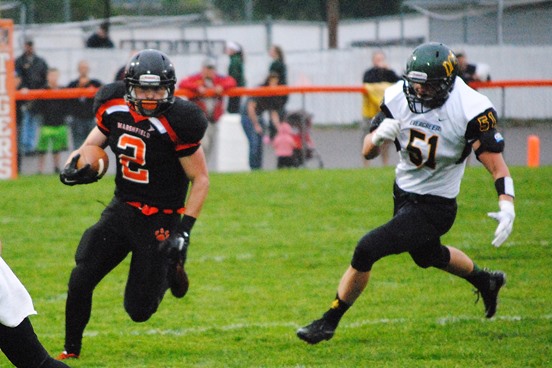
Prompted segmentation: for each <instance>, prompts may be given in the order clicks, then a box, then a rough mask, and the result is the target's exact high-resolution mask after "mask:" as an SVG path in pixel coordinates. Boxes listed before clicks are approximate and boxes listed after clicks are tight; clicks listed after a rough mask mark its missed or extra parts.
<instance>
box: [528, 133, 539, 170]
mask: <svg viewBox="0 0 552 368" xmlns="http://www.w3.org/2000/svg"><path fill="white" fill-rule="evenodd" d="M539 164H540V139H539V137H538V136H537V135H530V136H529V137H527V166H529V167H539Z"/></svg>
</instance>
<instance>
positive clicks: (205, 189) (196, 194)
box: [185, 175, 209, 218]
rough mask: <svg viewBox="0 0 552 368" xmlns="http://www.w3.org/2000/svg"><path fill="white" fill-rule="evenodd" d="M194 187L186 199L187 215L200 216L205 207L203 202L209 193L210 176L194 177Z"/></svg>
mask: <svg viewBox="0 0 552 368" xmlns="http://www.w3.org/2000/svg"><path fill="white" fill-rule="evenodd" d="M191 184H192V187H191V189H190V193H189V196H188V200H187V201H186V212H185V215H188V216H192V217H194V218H198V217H199V214H200V212H201V209H202V207H203V203H204V202H205V199H206V198H207V194H208V193H209V176H208V175H200V176H198V177H195V178H193V180H192V183H191Z"/></svg>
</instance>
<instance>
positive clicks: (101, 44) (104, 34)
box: [86, 22, 115, 49]
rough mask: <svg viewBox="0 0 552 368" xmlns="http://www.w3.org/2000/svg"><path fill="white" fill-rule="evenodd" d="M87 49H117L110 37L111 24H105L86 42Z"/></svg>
mask: <svg viewBox="0 0 552 368" xmlns="http://www.w3.org/2000/svg"><path fill="white" fill-rule="evenodd" d="M86 47H88V48H91V49H112V48H114V47H115V45H114V44H113V41H111V38H110V37H109V22H103V23H102V24H100V26H99V27H98V28H97V29H96V31H95V32H94V33H93V34H92V35H91V36H90V37H88V39H87V40H86Z"/></svg>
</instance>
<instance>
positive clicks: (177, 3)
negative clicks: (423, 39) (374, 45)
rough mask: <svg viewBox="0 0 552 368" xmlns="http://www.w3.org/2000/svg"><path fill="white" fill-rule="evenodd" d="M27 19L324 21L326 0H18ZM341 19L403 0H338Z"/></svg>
mask: <svg viewBox="0 0 552 368" xmlns="http://www.w3.org/2000/svg"><path fill="white" fill-rule="evenodd" d="M20 3H21V4H22V7H23V9H24V10H25V12H24V13H25V18H24V21H25V22H26V23H61V22H65V21H72V22H74V21H83V20H89V19H103V18H105V17H106V16H107V15H108V14H109V15H110V16H118V15H129V16H130V15H157V16H158V15H185V14H191V13H201V12H204V11H206V10H208V9H211V10H215V11H217V13H218V14H219V15H220V16H221V17H222V18H223V19H224V20H227V21H244V20H247V19H248V16H247V14H246V12H247V10H246V8H247V5H248V4H250V5H251V10H252V13H251V20H254V21H259V20H261V21H264V20H266V19H268V18H271V19H276V20H305V21H326V18H327V15H326V3H327V0H286V1H275V0H210V1H205V0H86V1H82V0H20ZM339 4H340V5H339V10H340V18H341V19H351V18H368V17H376V16H382V15H390V14H396V13H398V12H399V11H400V9H401V4H402V0H339ZM20 9H21V7H18V8H14V9H11V10H5V11H3V12H2V14H0V16H1V17H3V18H11V19H14V21H15V22H16V23H19V22H20V21H21V12H20Z"/></svg>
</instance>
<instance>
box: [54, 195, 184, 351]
mask: <svg viewBox="0 0 552 368" xmlns="http://www.w3.org/2000/svg"><path fill="white" fill-rule="evenodd" d="M179 221H180V215H178V214H164V213H161V212H160V213H157V214H154V215H150V216H146V215H144V214H142V212H141V211H140V210H139V209H137V208H135V207H132V206H130V205H128V204H127V203H124V202H121V201H120V200H118V199H113V200H112V201H111V203H110V204H109V205H108V206H107V207H106V209H105V210H104V211H103V213H102V215H101V218H100V220H99V221H98V222H97V223H96V224H95V225H93V226H92V227H90V228H89V229H87V230H86V231H85V232H84V234H83V236H82V238H81V241H80V243H79V246H78V248H77V252H76V256H75V261H76V267H75V268H74V269H73V271H72V272H71V277H70V279H69V290H68V294H67V303H66V310H65V349H66V350H67V352H69V353H74V354H79V353H80V348H81V340H82V335H83V332H84V329H85V327H86V324H87V323H88V321H89V319H90V315H91V310H92V294H93V291H94V288H95V287H96V285H97V284H98V283H99V282H100V281H101V280H102V278H103V277H104V276H105V275H107V274H108V273H109V272H110V271H111V270H113V269H114V268H115V267H116V266H117V265H118V264H119V263H121V262H122V261H123V260H124V259H125V257H126V256H127V255H128V254H129V253H130V252H132V258H131V262H130V270H129V274H128V280H127V284H126V288H125V297H124V306H125V310H126V312H127V313H128V315H129V316H130V317H131V319H132V320H133V321H136V322H144V321H147V320H148V319H149V318H150V317H151V315H152V314H153V313H155V312H156V311H157V307H158V306H159V304H160V303H161V300H162V299H163V296H164V294H165V292H166V291H167V289H168V287H169V286H168V281H167V271H168V263H169V262H168V258H167V257H166V256H164V255H162V254H161V253H159V251H158V246H159V243H160V242H161V241H162V239H163V238H164V237H165V236H167V235H168V232H169V231H171V230H172V229H174V228H176V225H177V224H178V222H179Z"/></svg>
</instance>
